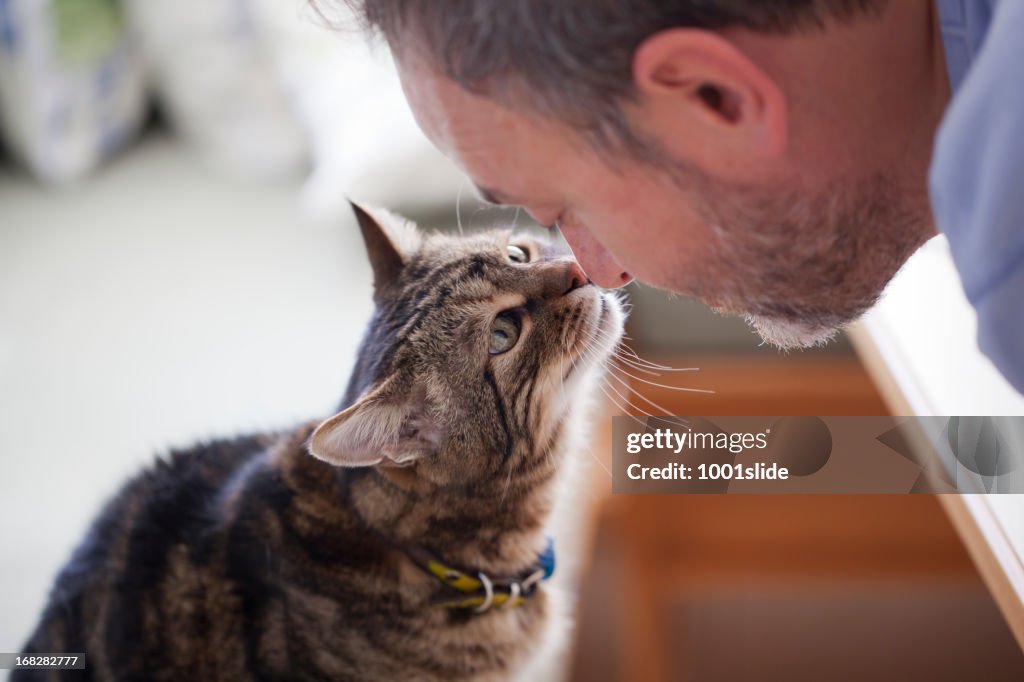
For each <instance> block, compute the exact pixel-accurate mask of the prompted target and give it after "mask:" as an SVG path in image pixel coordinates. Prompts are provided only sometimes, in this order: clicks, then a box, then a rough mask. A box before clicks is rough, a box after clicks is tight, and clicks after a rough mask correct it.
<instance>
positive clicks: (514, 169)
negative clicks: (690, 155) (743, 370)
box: [396, 55, 927, 347]
mask: <svg viewBox="0 0 1024 682" xmlns="http://www.w3.org/2000/svg"><path fill="white" fill-rule="evenodd" d="M396 57H397V62H398V66H399V73H400V75H401V78H402V84H403V88H404V90H405V93H406V96H407V98H408V100H409V103H410V105H411V107H412V109H413V112H414V113H415V115H416V118H417V121H418V122H419V124H420V126H421V127H422V128H423V130H424V132H425V133H426V134H427V136H428V137H429V138H430V139H431V140H432V141H433V142H434V144H435V145H437V147H438V148H439V149H440V150H441V151H442V152H444V153H445V154H446V155H447V156H448V157H449V158H451V159H452V160H453V161H454V162H455V163H457V164H458V165H459V166H460V167H461V168H462V169H463V170H464V171H465V172H466V173H467V174H468V175H469V177H470V178H471V179H472V181H473V182H474V183H475V184H476V186H477V187H478V188H479V190H480V191H481V194H482V195H483V196H484V197H485V198H488V199H490V200H493V201H496V202H500V203H505V204H514V205H520V206H522V207H523V208H525V209H526V210H527V211H528V212H529V213H530V214H531V215H532V216H533V217H534V219H536V220H537V221H538V222H539V223H541V224H542V225H548V226H553V225H556V224H557V225H558V226H559V228H560V229H561V232H562V234H563V235H564V237H565V239H566V240H567V242H568V243H569V245H570V246H571V247H572V250H573V252H574V254H575V255H576V257H577V259H578V260H579V262H580V264H581V265H582V266H583V268H584V269H585V270H586V272H587V273H588V275H589V276H590V278H591V279H592V280H593V281H594V282H595V283H596V284H598V285H600V286H604V287H617V286H621V285H623V284H626V283H628V282H629V281H630V280H631V279H633V278H637V279H639V280H641V281H643V282H645V283H648V284H651V285H653V286H656V287H658V288H661V289H666V290H670V291H675V292H678V293H682V294H686V295H690V296H693V297H696V298H698V299H700V300H702V301H703V302H705V303H706V304H707V305H709V306H712V307H714V308H717V309H720V310H722V311H725V312H730V313H739V314H744V315H746V316H747V317H748V319H749V321H750V322H751V324H752V325H753V326H754V327H755V328H756V329H757V330H758V332H759V333H760V334H761V335H762V336H763V337H764V338H765V340H767V341H769V342H772V343H774V344H776V345H779V346H781V347H798V346H806V345H811V344H814V343H819V342H821V341H824V340H825V339H827V338H828V337H830V336H831V335H832V334H833V333H834V330H835V329H836V328H837V327H839V326H841V325H842V324H845V323H847V322H849V321H852V320H853V319H855V318H856V317H858V316H859V315H860V314H861V313H862V312H863V311H864V310H866V309H867V308H868V307H869V306H870V305H871V304H872V303H873V302H874V300H875V298H876V297H877V295H878V294H879V293H880V292H881V290H882V288H883V287H884V285H885V284H886V282H888V280H889V279H890V278H891V276H892V275H893V274H894V273H895V272H896V270H897V269H898V268H899V266H900V265H901V264H902V263H903V262H904V261H905V260H906V258H907V257H908V256H909V255H910V253H912V252H913V250H914V249H916V248H917V247H918V246H919V245H920V243H921V242H922V241H923V240H922V237H921V234H922V230H921V229H920V227H919V225H920V222H921V221H922V220H927V209H926V204H923V203H922V201H921V197H916V198H914V199H908V198H907V197H908V196H911V195H913V193H912V192H904V191H900V190H899V188H898V182H897V178H896V177H895V174H889V173H887V172H886V171H885V169H877V168H876V169H871V170H870V171H865V172H864V173H862V174H860V176H859V177H858V176H850V175H846V176H844V177H838V178H835V179H832V180H830V181H826V182H821V183H819V184H818V185H817V187H816V188H812V189H808V188H807V183H806V182H804V181H803V179H802V178H801V177H799V176H798V175H796V174H793V173H792V172H790V170H789V169H788V168H785V167H783V166H781V165H780V168H779V171H778V173H777V174H774V175H773V176H771V177H768V178H765V179H763V180H762V181H760V182H758V183H743V184H738V183H735V182H732V183H727V182H723V181H720V180H716V179H714V178H711V177H708V176H707V175H705V174H703V173H701V172H700V171H699V170H698V169H693V168H691V167H689V166H688V165H686V164H684V163H682V162H680V163H679V164H677V165H674V164H672V163H669V164H665V163H657V164H655V163H649V162H645V161H640V160H636V159H634V158H631V157H629V156H628V155H625V154H617V155H614V158H612V157H610V156H609V155H608V154H603V153H599V152H597V151H595V150H594V149H593V148H592V147H591V146H590V145H588V144H587V143H586V142H585V141H584V140H583V139H582V137H581V136H580V135H579V134H578V133H577V132H576V131H574V130H572V129H571V128H569V127H568V126H566V125H565V124H563V123H561V122H559V121H556V120H553V119H549V118H543V117H541V116H538V115H533V114H530V113H528V112H527V111H525V110H518V109H516V110H513V109H512V108H508V107H504V106H501V105H499V104H497V103H496V102H494V101H492V100H490V99H488V98H484V97H479V96H476V95H472V94H470V93H467V92H466V91H464V90H463V89H461V88H460V87H459V86H458V85H457V84H455V83H453V82H452V81H450V80H448V79H446V78H444V77H443V76H440V75H439V74H437V73H436V72H434V71H433V70H431V69H429V68H426V67H423V66H422V65H421V64H422V62H420V61H419V60H415V59H409V60H407V61H403V60H402V59H401V56H400V55H396ZM796 188H800V189H799V190H798V189H796Z"/></svg>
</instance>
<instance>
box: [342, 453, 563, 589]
mask: <svg viewBox="0 0 1024 682" xmlns="http://www.w3.org/2000/svg"><path fill="white" fill-rule="evenodd" d="M346 476H347V478H348V482H347V489H348V491H349V500H350V502H351V504H352V508H353V510H354V511H355V512H356V513H357V514H359V516H360V517H361V518H362V520H363V521H364V522H365V523H366V524H367V525H368V526H370V527H371V528H372V529H373V530H374V531H375V532H377V533H379V534H380V535H381V537H382V538H385V539H386V541H388V542H391V543H393V544H394V545H395V546H397V547H405V546H410V545H414V546H417V547H420V548H423V549H425V550H427V551H428V552H429V553H431V554H432V555H434V556H436V557H438V559H443V560H444V561H446V562H447V563H450V564H452V565H456V566H461V567H465V568H471V569H477V570H484V571H486V572H493V573H494V574H498V575H514V574H516V573H519V572H521V571H522V570H523V569H524V568H526V567H528V566H530V565H532V564H533V562H534V561H535V560H536V558H537V555H538V553H539V552H541V551H542V550H543V549H544V547H545V544H546V540H545V535H544V524H545V522H546V521H547V519H548V517H549V515H550V513H551V509H552V506H553V502H554V489H553V483H552V482H551V480H548V481H546V482H544V483H541V484H537V485H531V486H523V485H521V484H520V485H519V486H518V487H516V486H512V485H509V486H508V487H507V488H506V487H505V485H504V483H502V484H494V485H493V486H485V487H488V488H491V489H484V488H482V487H480V486H474V489H472V490H468V489H463V490H458V489H451V488H446V489H439V490H434V491H425V490H422V489H421V490H417V489H415V488H410V487H408V486H407V485H403V484H402V482H401V481H400V480H399V481H396V477H395V475H394V472H389V471H386V470H382V469H365V470H358V471H355V470H353V471H349V472H346Z"/></svg>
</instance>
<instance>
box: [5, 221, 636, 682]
mask: <svg viewBox="0 0 1024 682" xmlns="http://www.w3.org/2000/svg"><path fill="white" fill-rule="evenodd" d="M357 215H358V217H359V219H360V225H361V228H362V231H363V235H364V238H365V241H366V244H367V249H368V252H369V255H370V260H371V263H372V264H373V267H374V282H375V301H376V304H377V305H376V310H375V312H374V315H373V318H372V320H371V322H370V324H369V327H368V329H367V331H366V335H365V337H364V340H363V343H362V346H361V348H360V353H359V357H358V361H357V364H356V368H355V370H354V372H353V376H352V378H351V381H350V383H349V386H348V389H347V391H346V394H345V397H344V399H343V401H342V405H341V408H342V409H341V410H340V411H339V414H338V415H335V416H334V417H332V418H330V419H328V420H324V421H320V420H318V421H316V422H310V423H307V424H303V425H300V426H299V427H297V428H296V429H294V430H292V431H289V432H286V433H279V434H267V435H259V436H251V437H245V438H237V439H234V440H223V441H215V442H212V443H207V444H204V445H200V446H197V447H195V448H192V449H190V450H187V451H181V452H173V453H171V454H170V455H169V456H168V457H166V458H164V459H162V460H160V461H158V462H157V463H156V464H155V465H154V466H153V467H152V468H151V469H149V470H148V471H146V472H145V473H143V474H142V475H140V476H139V477H137V478H136V479H134V480H132V481H131V482H129V483H128V484H127V485H126V486H125V487H124V489H123V490H122V491H121V492H120V493H119V494H118V495H117V497H116V498H115V499H114V500H112V501H111V502H110V503H109V504H108V506H107V507H106V509H105V510H104V511H103V513H102V514H101V515H100V517H99V518H98V519H97V520H96V521H95V523H94V525H93V526H92V529H91V531H90V533H89V535H88V537H87V538H86V539H85V540H84V542H83V543H82V544H81V546H80V547H79V548H78V549H77V551H76V552H75V553H74V555H73V557H72V558H71V560H70V561H69V563H68V564H67V565H66V566H65V568H64V569H63V571H62V572H61V574H60V575H59V576H58V578H57V581H56V584H55V586H54V588H53V591H52V594H51V599H50V602H49V605H48V606H47V608H46V610H45V612H44V614H43V616H42V619H41V622H40V624H39V625H38V628H37V629H36V631H35V633H34V634H33V635H32V636H31V638H30V641H29V642H28V644H27V645H26V647H25V652H26V653H32V652H76V651H84V652H86V654H87V660H88V666H89V667H88V669H87V670H86V671H85V672H81V671H77V672H73V673H72V672H65V673H42V672H29V671H21V672H16V673H15V674H14V676H13V677H12V679H13V680H16V681H20V680H34V679H95V680H188V681H189V682H196V681H201V680H326V679H331V680H483V679H508V678H509V677H510V676H512V675H514V673H515V671H516V670H518V669H519V668H520V667H521V665H522V664H523V663H525V662H526V660H527V659H528V658H529V656H530V654H531V652H532V651H534V650H536V649H537V648H538V647H539V646H540V644H541V642H540V638H541V637H542V633H543V632H544V627H545V624H546V621H547V620H548V618H549V611H550V609H549V604H548V601H547V597H546V594H545V591H544V589H543V588H542V589H540V590H539V591H538V593H537V594H536V595H535V596H533V597H531V598H530V599H528V600H527V601H526V602H525V603H524V604H523V605H522V606H521V607H519V608H516V609H509V610H491V611H488V612H487V613H483V614H473V613H471V612H468V611H466V610H452V609H442V608H437V607H431V606H430V605H429V604H430V602H431V601H432V600H434V599H436V598H438V597H439V596H451V593H450V592H449V591H448V590H450V588H446V587H444V586H442V585H441V584H440V583H439V582H438V581H436V580H435V579H433V578H431V577H429V576H427V575H426V574H424V573H423V572H422V571H420V570H419V569H418V568H416V567H415V565H414V564H413V563H412V562H411V561H410V560H409V558H408V557H407V556H406V555H405V553H404V552H402V551H401V550H400V549H399V547H400V546H401V545H402V544H403V543H406V544H407V543H416V544H418V545H420V546H423V547H424V548H426V549H428V550H429V551H432V552H433V553H435V554H436V555H438V556H442V557H444V558H445V559H446V560H447V561H448V562H449V563H451V564H453V565H461V566H465V567H475V568H479V569H481V570H484V571H486V572H488V573H491V574H496V575H513V574H517V573H520V572H521V571H523V570H524V568H526V567H528V566H529V565H530V564H531V563H532V562H533V561H534V559H535V557H536V554H537V552H538V551H540V550H541V549H542V548H543V545H544V532H543V528H544V525H545V523H546V520H547V518H548V516H549V514H550V512H551V509H552V505H553V502H554V499H553V498H554V480H555V477H556V474H557V472H558V471H559V468H560V463H562V462H563V461H564V459H565V457H566V456H567V454H568V453H567V452H566V450H567V449H568V447H569V443H568V442H567V438H568V437H569V436H568V435H567V433H569V432H574V433H575V432H577V431H578V430H579V429H578V420H579V419H581V418H582V416H583V415H582V414H581V410H582V407H581V406H582V405H583V404H584V403H585V402H586V399H587V397H588V393H589V392H590V391H591V390H592V388H593V384H592V382H593V380H594V379H595V378H596V375H597V373H598V372H599V371H601V365H602V364H603V362H604V360H605V359H606V358H607V356H608V354H609V353H610V352H611V349H612V348H613V346H614V344H615V343H616V342H617V341H618V338H619V335H620V333H621V324H622V313H621V310H620V307H619V305H618V301H617V300H616V299H615V298H614V296H612V295H610V294H607V293H604V292H600V291H599V290H598V289H596V287H593V286H589V285H586V286H579V285H580V284H581V282H580V281H578V280H574V274H573V273H578V272H579V271H578V270H576V269H574V266H573V264H572V262H571V259H569V258H567V257H565V256H562V255H559V254H557V253H556V252H554V251H553V250H552V248H551V247H550V246H549V245H547V244H545V243H544V242H541V241H537V240H530V239H519V238H516V237H512V236H510V234H509V233H508V232H503V231H495V232H490V233H485V234H479V235H475V236H468V237H452V236H443V235H431V236H421V235H419V234H418V233H417V232H416V230H415V228H414V227H412V226H411V225H409V224H407V223H405V222H403V221H400V220H399V219H397V218H394V217H393V216H390V215H388V214H385V213H383V212H374V213H373V216H376V217H373V216H371V213H369V212H366V211H363V210H362V209H357ZM510 239H511V240H512V241H513V242H514V243H515V244H518V245H520V246H521V247H522V248H524V249H526V250H527V251H528V252H529V253H530V262H527V263H518V262H513V261H512V260H510V258H509V250H508V243H509V240H510ZM507 309H516V310H517V311H518V313H519V314H520V315H521V316H522V317H521V325H522V331H521V336H520V338H519V341H518V343H517V344H516V345H515V346H514V347H513V348H512V349H511V350H509V351H508V352H506V353H504V354H500V355H492V354H489V353H488V350H487V349H488V342H489V339H490V325H491V322H492V320H493V319H494V317H495V315H497V314H498V313H499V312H502V311H504V310H507ZM311 453H312V455H314V456H311Z"/></svg>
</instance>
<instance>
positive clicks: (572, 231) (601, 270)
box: [560, 225, 633, 289]
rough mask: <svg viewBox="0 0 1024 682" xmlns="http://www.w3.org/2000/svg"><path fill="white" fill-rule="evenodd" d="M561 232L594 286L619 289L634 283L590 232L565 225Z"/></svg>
mask: <svg viewBox="0 0 1024 682" xmlns="http://www.w3.org/2000/svg"><path fill="white" fill-rule="evenodd" d="M560 230H561V232H562V236H563V237H565V241H566V242H568V244H569V248H571V249H572V253H573V255H574V256H575V257H576V260H577V261H578V262H579V264H580V266H582V268H583V270H584V272H585V273H586V276H587V278H588V279H589V280H590V281H592V282H593V283H594V284H596V285H597V286H599V287H602V288H604V289H617V288H619V287H622V286H625V285H627V284H629V283H630V282H632V281H633V276H632V275H630V274H629V273H628V272H626V271H625V270H623V269H622V266H621V265H619V263H618V261H616V260H615V256H613V255H612V254H611V252H609V251H608V249H606V248H605V247H604V244H602V243H601V242H599V241H597V240H596V239H594V238H593V237H592V236H591V235H590V232H589V231H587V230H586V229H583V228H579V227H569V226H564V225H563V226H561V227H560Z"/></svg>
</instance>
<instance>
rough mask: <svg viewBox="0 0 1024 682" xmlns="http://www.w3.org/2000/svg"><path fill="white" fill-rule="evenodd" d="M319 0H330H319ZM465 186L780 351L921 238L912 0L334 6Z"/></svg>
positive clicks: (919, 62) (928, 133) (925, 26)
mask: <svg viewBox="0 0 1024 682" xmlns="http://www.w3.org/2000/svg"><path fill="white" fill-rule="evenodd" d="M327 1H330V0H327ZM348 4H350V5H354V6H355V7H356V8H357V10H358V11H359V12H360V14H361V15H362V16H363V17H364V18H365V19H366V21H367V22H368V23H369V24H370V25H371V26H372V27H374V28H376V29H378V30H380V31H381V32H382V33H383V34H384V36H385V37H386V39H387V40H388V43H389V45H390V46H391V48H392V52H393V53H394V55H395V58H396V63H397V65H398V68H399V72H400V75H401V78H402V83H403V87H404V89H405V92H406V95H407V97H408V99H409V102H410V105H411V106H412V108H413V111H414V113H415V115H416V117H417V120H418V121H419V123H420V125H421V127H422V128H423V129H424V131H425V132H426V133H427V135H428V136H429V137H430V138H431V139H432V140H433V141H434V142H435V144H437V146H438V147H439V148H440V149H441V150H442V151H443V152H445V153H446V154H447V155H448V156H449V157H450V158H452V159H453V160H454V161H455V162H456V163H458V164H459V165H460V166H461V167H462V168H463V169H464V170H465V171H466V172H467V173H468V174H469V176H470V177H471V178H472V179H473V181H474V182H475V183H476V185H477V186H478V187H479V188H480V190H481V193H482V194H483V196H484V197H485V198H487V199H490V200H492V201H496V202H500V203H509V204H517V205H522V206H523V207H524V208H526V209H527V210H528V211H529V212H530V213H531V214H532V215H533V216H534V218H536V219H537V220H538V221H539V222H540V223H542V224H545V225H551V226H555V225H557V226H558V227H559V228H560V229H561V231H562V233H563V235H564V236H565V237H566V239H567V240H568V242H569V244H570V245H571V246H572V247H573V251H574V252H575V254H576V256H577V258H578V259H579V261H580V263H581V264H582V265H583V267H584V268H585V269H586V270H587V272H588V274H589V275H590V277H591V278H592V279H593V280H594V281H595V282H596V283H598V284H600V285H603V286H619V285H622V284H624V283H626V282H628V281H629V280H630V279H632V277H638V278H640V279H641V280H643V281H646V282H648V283H650V284H652V285H655V286H658V287H660V288H664V289H669V290H673V291H677V292H680V293H683V294H688V295H692V296H695V297H697V298H700V299H701V300H703V301H704V302H706V303H707V304H709V305H711V306H713V307H716V308H719V309H723V310H726V311H730V312H736V313H742V314H746V315H748V316H749V318H750V319H751V321H752V322H753V324H754V325H755V326H756V327H757V329H758V330H759V332H760V333H761V334H762V336H764V337H765V338H766V339H767V340H769V341H771V342H774V343H776V344H778V345H780V346H784V347H791V346H802V345H808V344H811V343H815V342H818V341H821V340H823V339H825V338H827V337H828V336H829V335H830V334H831V333H832V331H833V330H834V329H835V328H837V327H838V326H840V325H842V324H843V323H845V322H848V321H850V320H852V319H854V318H856V317H857V316H859V315H860V313H862V312H863V311H864V310H865V309H866V308H867V307H869V306H870V305H871V303H872V302H873V301H874V300H875V298H876V297H877V296H878V294H879V293H880V292H881V290H882V288H883V287H884V285H885V283H886V282H887V281H888V280H889V279H890V278H891V277H892V275H893V274H894V273H895V271H896V270H897V269H898V268H899V266H900V265H901V264H902V263H903V262H904V261H905V260H906V258H907V257H908V256H909V255H910V253H912V252H913V251H914V250H915V249H916V248H917V247H918V246H919V245H920V244H921V243H922V242H923V241H924V240H925V239H927V237H928V236H930V235H931V234H933V232H934V228H933V227H932V224H931V220H930V214H929V211H928V208H927V200H926V192H925V175H926V168H927V165H928V162H929V159H930V148H931V147H930V145H931V139H932V136H933V133H934V129H935V126H936V125H937V122H938V118H939V116H940V115H941V111H942V108H943V106H944V104H945V100H946V98H948V88H947V86H946V85H945V81H944V74H943V72H942V70H941V63H942V60H941V52H939V53H938V58H937V59H936V54H935V40H934V38H933V35H932V33H933V32H932V30H931V29H932V24H931V23H930V22H931V21H932V15H931V7H930V5H931V3H930V2H928V1H927V0H917V1H915V2H908V1H906V0H899V1H897V2H886V0H790V1H788V2H787V1H781V0H779V1H775V2H771V1H766V0H720V1H718V2H715V1H713V0H675V1H666V0H446V2H443V3H438V2H431V1H429V0H349V3H348Z"/></svg>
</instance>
